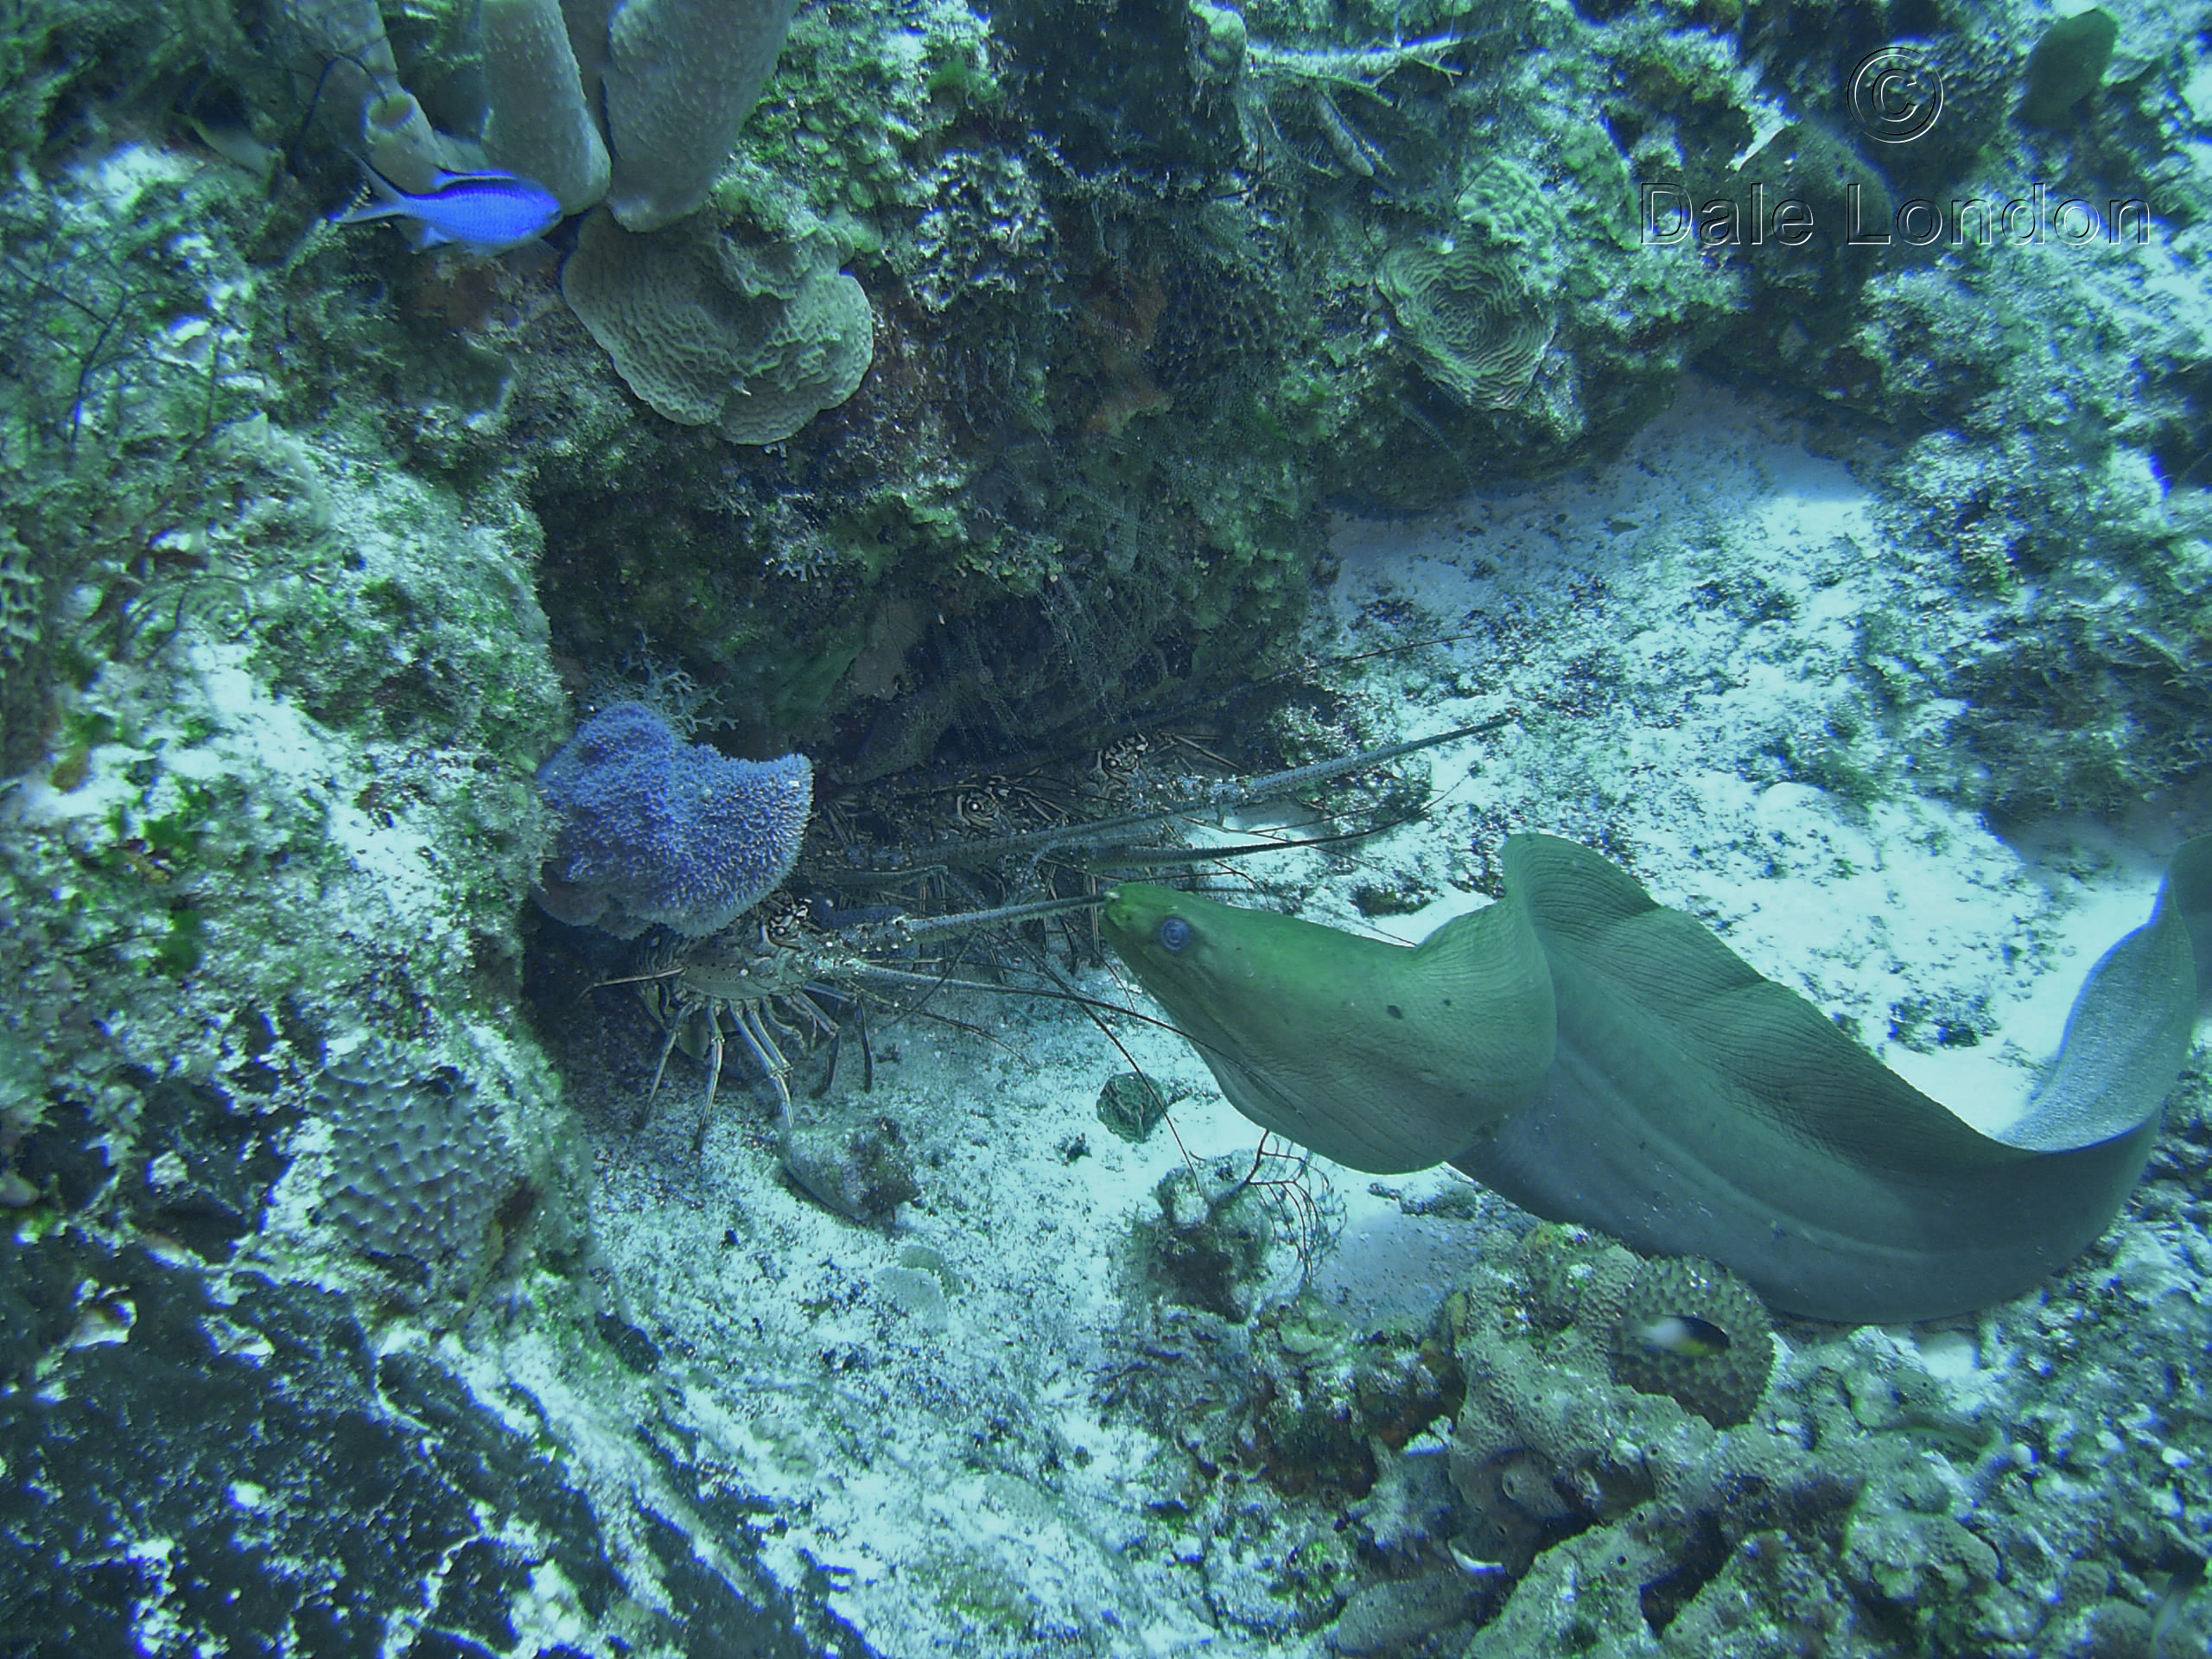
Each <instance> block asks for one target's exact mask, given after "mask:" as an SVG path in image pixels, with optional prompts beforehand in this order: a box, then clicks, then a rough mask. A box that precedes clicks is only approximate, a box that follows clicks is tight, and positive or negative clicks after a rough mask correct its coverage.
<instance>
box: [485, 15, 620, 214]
mask: <svg viewBox="0 0 2212 1659" xmlns="http://www.w3.org/2000/svg"><path fill="white" fill-rule="evenodd" d="M483 20H484V21H483V30H484V82H485V92H486V98H487V99H488V101H489V103H490V105H491V114H490V118H488V119H487V120H486V123H485V126H484V154H485V156H486V159H488V160H489V161H491V162H493V165H495V166H498V167H503V168H507V169H508V170H510V171H511V172H515V173H519V174H521V175H524V177H525V178H531V179H535V180H537V181H538V183H540V184H542V185H543V186H544V187H545V188H547V189H548V190H550V191H551V192H552V193H553V194H554V195H555V196H556V197H558V198H559V199H560V203H561V210H562V211H563V213H582V212H583V211H584V209H586V208H587V207H593V206H594V205H595V204H597V203H598V201H599V200H601V198H602V197H603V196H605V195H606V194H607V180H608V176H609V163H608V161H607V145H606V143H605V141H604V140H602V139H601V137H600V135H599V125H598V124H597V123H596V122H595V121H594V120H593V118H592V113H591V110H590V107H589V106H588V105H587V104H586V102H585V100H584V85H583V79H582V74H581V73H580V72H579V70H578V68H577V67H576V54H575V51H574V50H573V49H572V48H571V47H570V45H569V26H568V22H567V21H566V19H565V18H564V16H563V13H562V10H561V0H484V10H483Z"/></svg>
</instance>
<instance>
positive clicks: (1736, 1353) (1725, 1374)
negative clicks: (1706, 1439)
mask: <svg viewBox="0 0 2212 1659" xmlns="http://www.w3.org/2000/svg"><path fill="white" fill-rule="evenodd" d="M1692 1322H1694V1326H1695V1328H1697V1329H1698V1330H1699V1331H1700V1332H1702V1333H1703V1336H1702V1339H1699V1340H1685V1341H1680V1342H1669V1341H1661V1340H1655V1339H1654V1333H1655V1332H1656V1331H1657V1330H1658V1329H1659V1328H1661V1327H1662V1326H1664V1325H1669V1324H1670V1323H1671V1324H1675V1325H1690V1324H1692ZM1773 1333H1774V1322H1773V1320H1771V1319H1769V1318H1768V1317H1767V1311H1766V1307H1765V1306H1764V1304H1763V1303H1762V1302H1760V1300H1759V1299H1758V1297H1757V1296H1755V1295H1753V1294H1751V1287H1750V1286H1748V1285H1746V1284H1745V1282H1744V1281H1742V1280H1740V1279H1738V1277H1736V1275H1735V1274H1732V1273H1731V1272H1729V1271H1728V1269H1727V1268H1724V1267H1721V1266H1719V1264H1717V1263H1715V1262H1707V1261H1702V1260H1700V1259H1699V1258H1698V1257H1696V1256H1691V1255H1675V1256H1661V1257H1658V1258H1656V1259H1655V1260H1652V1261H1649V1262H1645V1263H1644V1264H1643V1268H1642V1270H1641V1271H1639V1272H1638V1273H1637V1275H1636V1279H1635V1281H1634V1282H1633V1283H1632V1284H1630V1286H1629V1287H1628V1291H1627V1294H1626V1296H1625V1297H1624V1300H1623V1301H1622V1304H1621V1309H1620V1313H1619V1316H1618V1320H1617V1322H1616V1323H1615V1324H1614V1325H1613V1336H1612V1370H1613V1380H1614V1381H1615V1382H1616V1383H1619V1384H1620V1385H1621V1386H1622V1387H1623V1388H1628V1389H1635V1390H1636V1391H1637V1393H1639V1394H1663V1395H1670V1396H1672V1397H1673V1399H1674V1400H1675V1402H1677V1403H1679V1404H1680V1405H1681V1406H1682V1407H1683V1408H1685V1409H1686V1410H1689V1411H1694V1412H1695V1413H1697V1414H1698V1415H1699V1416H1700V1417H1702V1418H1704V1419H1705V1420H1706V1421H1707V1422H1709V1423H1711V1424H1713V1427H1716V1428H1733V1427H1735V1426H1736V1425H1738V1423H1745V1422H1748V1421H1751V1413H1752V1411H1753V1409H1754V1408H1757V1406H1758V1402H1759V1400H1760V1398H1761V1397H1762V1396H1763V1395H1764V1394H1765V1393H1766V1385H1767V1379H1768V1378H1769V1377H1770V1376H1772V1375H1773V1372H1774V1335H1773Z"/></svg>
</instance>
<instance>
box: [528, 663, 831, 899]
mask: <svg viewBox="0 0 2212 1659" xmlns="http://www.w3.org/2000/svg"><path fill="white" fill-rule="evenodd" d="M537 785H538V789H539V791H541V792H542V793H543V796H544V798H545V803H546V804H547V805H548V806H550V807H551V808H552V810H554V811H555V812H556V813H557V814H558V815H559V817H560V819H561V829H560V833H559V835H558V836H557V837H556V840H555V842H554V846H553V854H552V856H551V857H550V858H549V859H547V860H546V861H545V868H544V869H543V871H542V872H541V873H540V877H539V881H540V886H539V887H538V891H537V902H538V905H539V906H540V908H542V909H543V910H544V911H545V912H547V913H548V914H549V915H551V916H555V917H557V918H559V919H561V920H562V921H564V922H572V923H576V924H579V925H587V924H588V925H594V926H597V927H601V928H604V929H605V930H606V931H607V932H609V933H612V934H614V935H615V936H616V937H617V938H626V939H627V938H636V937H637V935H639V934H640V933H642V932H644V931H645V929H646V928H648V927H650V926H652V925H654V924H655V923H658V924H659V925H662V926H664V927H668V928H672V929H674V930H675V931H677V932H678V933H683V934H688V935H690V937H692V938H703V937H704V936H705V935H707V934H709V933H712V932H715V931H717V930H719V929H721V928H724V927H727V926H728V925H729V924H730V923H732V922H734V921H735V920H736V919H737V918H739V917H740V916H741V915H743V914H744V913H745V912H747V911H748V910H750V909H751V908H752V907H753V906H754V905H756V904H758V903H760V900H761V899H765V898H766V897H767V896H768V895H769V894H770V893H773V892H774V891H775V890H776V887H777V886H778V884H779V883H780V882H781V881H782V880H783V879H784V877H785V875H787V874H790V872H791V863H792V861H793V860H795V859H796V858H797V857H798V846H799V841H800V839H801V837H802V836H804V834H805V832H806V816H807V810H808V809H809V807H810V805H811V804H812V803H813V794H814V773H813V769H812V767H810V766H809V765H808V763H807V760H806V757H805V756H804V755H803V754H787V755H785V756H783V757H782V758H781V759H779V760H758V761H756V760H730V759H728V757H726V756H724V755H721V754H718V753H715V751H714V750H713V749H710V748H709V747H707V746H706V745H705V744H703V743H686V742H684V741H683V740H682V739H681V738H679V737H677V734H676V733H675V732H674V730H673V729H671V728H670V726H669V723H668V722H667V721H665V720H664V719H662V718H661V716H660V715H658V714H657V713H656V712H655V711H654V710H652V709H649V708H647V707H646V706H645V704H644V703H641V702H618V703H616V704H614V705H613V707H612V708H609V709H602V710H601V711H600V712H599V713H598V714H596V715H593V716H592V717H591V718H590V719H589V720H588V721H585V722H584V723H583V724H582V726H580V727H578V728H576V734H575V736H574V737H571V738H570V739H569V741H568V742H567V743H565V744H563V746H562V747H561V748H560V750H559V751H558V752H557V753H556V754H555V755H554V756H553V758H552V759H551V760H548V761H547V762H546V763H545V764H544V765H543V766H541V767H539V768H538V772H537Z"/></svg>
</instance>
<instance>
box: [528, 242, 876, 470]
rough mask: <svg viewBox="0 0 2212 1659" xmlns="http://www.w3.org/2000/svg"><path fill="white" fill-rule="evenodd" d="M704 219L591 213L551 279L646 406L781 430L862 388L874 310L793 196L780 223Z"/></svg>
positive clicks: (757, 432) (684, 420) (744, 434)
mask: <svg viewBox="0 0 2212 1659" xmlns="http://www.w3.org/2000/svg"><path fill="white" fill-rule="evenodd" d="M708 218H709V216H708V215H704V214H702V215H699V216H698V217H696V218H695V219H690V220H688V221H686V222H685V223H683V224H682V225H675V226H670V227H669V228H668V229H666V230H663V231H656V232H652V233H651V234H649V235H645V236H639V235H635V234H633V233H632V232H627V231H625V230H624V229H623V228H622V227H621V226H620V225H618V224H617V223H616V222H615V221H614V219H613V218H611V217H610V216H609V215H607V213H594V214H593V215H592V216H591V218H589V219H587V220H586V221H585V222H584V228H583V233H582V236H581V237H580V238H578V239H577V244H576V251H575V252H574V253H572V254H570V255H569V260H568V263H567V264H566V265H564V266H563V268H562V272H561V291H562V293H563V295H564V296H566V297H567V299H568V302H569V307H570V308H572V309H573V310H574V311H575V314H576V315H578V316H579V317H582V319H583V322H584V326H585V327H587V328H588V329H589V330H590V331H591V334H592V338H593V339H594V340H597V341H598V342H599V343H600V344H601V346H604V347H605V348H606V350H607V355H608V356H610V357H612V358H613V359H614V366H615V369H616V371H617V372H619V373H620V375H621V376H622V378H623V379H624V380H625V381H626V382H627V383H628V385H629V387H630V390H631V391H634V392H636V393H637V394H638V396H639V397H642V398H644V399H645V402H646V403H648V404H651V405H652V408H653V410H654V411H655V412H656V413H658V414H660V415H662V416H666V417H667V418H668V419H669V420H671V421H675V422H677V423H679V424H682V425H684V426H705V425H708V424H710V423H711V424H713V425H715V426H716V427H718V428H719V429H721V433H722V435H723V436H725V437H727V438H728V439H730V440H731V441H732V442H736V443H774V442H779V441H780V440H782V439H785V438H787V437H789V436H790V435H791V434H792V433H794V432H796V431H798V429H800V428H801V427H803V426H804V425H805V424H806V423H808V422H809V421H810V420H812V419H813V418H814V417H815V416H817V415H818V414H820V413H821V412H822V411H823V410H825V409H834V408H836V406H837V405H838V404H842V403H843V402H844V401H845V399H846V398H848V397H851V396H852V395H853V393H854V391H855V390H857V389H858V387H859V385H860V383H861V378H862V377H864V376H865V375H866V374H867V373H868V364H869V362H870V361H871V360H872V359H873V358H874V353H875V321H874V314H873V313H872V312H871V311H870V310H869V308H868V296H867V295H865V294H864V293H862V292H861V285H860V284H859V283H856V282H855V281H854V280H853V279H852V278H851V277H849V276H847V275H845V274H844V273H843V272H842V271H840V270H838V269H837V264H838V261H839V259H840V258H841V257H842V248H841V247H840V246H839V245H838V243H837V241H836V238H835V237H833V236H831V235H830V234H829V231H828V230H827V228H826V227H824V226H823V225H822V224H821V222H820V221H819V220H817V219H814V218H813V216H812V215H810V214H809V213H805V212H804V210H803V209H802V210H794V211H792V212H791V213H790V214H789V215H788V218H789V223H788V224H786V225H785V226H782V227H780V233H775V232H769V233H763V232H761V230H760V228H759V227H756V226H749V225H748V226H732V227H728V228H724V227H721V226H715V225H714V224H712V223H710V222H707V220H708Z"/></svg>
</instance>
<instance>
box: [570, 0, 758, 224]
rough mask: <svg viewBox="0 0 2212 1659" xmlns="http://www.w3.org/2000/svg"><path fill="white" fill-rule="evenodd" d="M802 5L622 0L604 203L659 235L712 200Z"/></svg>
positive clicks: (612, 64)
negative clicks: (610, 175)
mask: <svg viewBox="0 0 2212 1659" xmlns="http://www.w3.org/2000/svg"><path fill="white" fill-rule="evenodd" d="M795 10H798V0H623V3H622V4H621V6H620V8H619V9H618V10H616V11H615V13H614V16H613V22H612V23H611V25H610V29H609V38H608V42H607V64H606V68H605V71H604V74H603V79H602V86H603V89H604V95H605V98H606V104H607V134H608V137H609V138H610V140H611V141H612V145H613V152H614V183H613V191H612V193H611V194H610V195H609V197H608V200H607V205H608V206H609V207H612V208H613V210H614V217H615V218H616V219H620V221H621V222H622V225H623V226H624V228H625V229H627V230H632V231H651V230H657V229H658V228H659V227H660V226H663V225H667V224H670V223H671V222H673V221H674V220H676V219H681V218H683V215H684V214H686V213H690V212H691V211H692V209H694V208H695V207H698V206H699V205H700V204H701V203H702V202H704V201H705V200H706V199H707V192H708V191H709V189H711V188H713V186H714V182H715V177H716V176H717V175H719V174H720V173H721V170H722V168H723V167H724V166H725V165H727V164H728V161H729V158H730V156H731V154H732V153H733V152H734V151H735V149H737V135H738V130H739V129H740V128H741V127H742V126H744V124H745V118H746V117H747V115H750V114H751V113H752V112H753V105H754V104H755V103H756V102H758V101H759V99H760V89H761V88H762V87H763V86H766V85H767V84H768V76H769V75H770V73H772V72H773V70H774V69H775V67H776V54H778V53H779V52H781V51H782V50H783V49H784V36H785V34H786V33H787V32H788V31H789V30H790V29H791V14H792V12H794V11H795Z"/></svg>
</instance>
